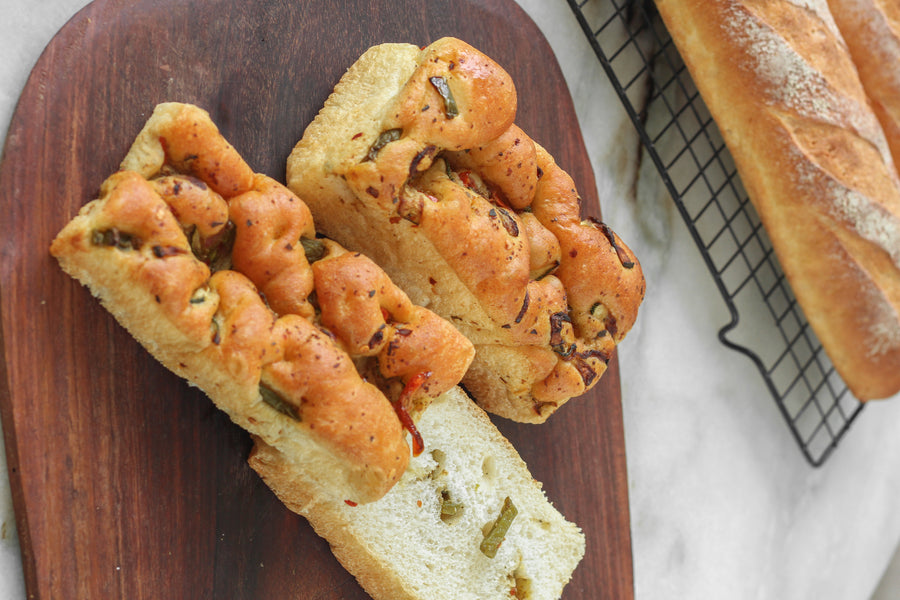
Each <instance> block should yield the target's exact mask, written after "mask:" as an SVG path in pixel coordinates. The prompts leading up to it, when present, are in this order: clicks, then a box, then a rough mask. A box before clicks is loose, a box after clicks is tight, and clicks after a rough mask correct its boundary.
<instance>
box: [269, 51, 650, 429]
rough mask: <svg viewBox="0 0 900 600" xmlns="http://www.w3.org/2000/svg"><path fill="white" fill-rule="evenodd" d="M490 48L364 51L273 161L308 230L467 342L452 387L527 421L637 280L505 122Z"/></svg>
mask: <svg viewBox="0 0 900 600" xmlns="http://www.w3.org/2000/svg"><path fill="white" fill-rule="evenodd" d="M516 106H517V96H516V90H515V86H514V84H513V82H512V80H511V79H510V77H509V75H508V74H507V73H506V72H505V71H504V70H503V69H502V68H501V67H500V66H499V65H498V64H497V63H496V62H494V61H493V60H491V59H490V58H488V57H487V56H485V55H484V54H482V53H481V52H479V51H478V50H476V49H474V48H472V47H471V46H469V45H468V44H466V43H464V42H462V41H460V40H458V39H454V38H444V39H441V40H438V41H436V42H434V43H433V44H431V45H429V46H428V47H426V48H424V49H419V48H418V47H416V46H413V45H409V44H383V45H379V46H375V47H372V48H370V49H369V50H368V51H366V52H365V53H364V54H363V55H362V56H361V57H360V58H359V59H358V60H357V61H356V63H354V64H353V65H352V66H351V67H350V69H349V70H348V71H347V73H346V74H345V75H344V76H343V77H342V78H341V80H340V81H339V82H338V83H337V85H336V86H335V89H334V92H333V93H332V94H331V96H330V97H329V98H328V99H327V101H326V102H325V105H324V107H323V108H322V110H321V111H320V112H319V114H318V115H317V117H316V118H315V120H314V121H313V122H312V123H311V124H310V125H309V126H308V127H307V128H306V130H305V132H304V134H303V137H302V139H301V140H299V141H298V143H297V145H296V146H295V148H294V150H293V152H292V153H291V155H290V157H289V158H288V162H287V178H288V180H287V183H288V186H289V187H290V188H291V189H292V190H293V191H294V192H295V193H297V194H298V195H301V196H303V197H304V198H306V199H307V200H308V202H309V206H310V209H311V210H312V212H313V215H314V216H315V218H316V222H317V224H318V225H319V226H320V228H321V230H322V231H323V232H324V233H325V234H326V235H328V236H329V237H332V238H334V239H335V240H337V241H339V242H340V243H342V244H343V245H345V246H346V247H348V248H351V249H353V250H359V251H361V252H363V253H364V254H366V255H368V256H371V257H372V258H373V259H374V260H375V261H376V262H377V263H378V264H379V265H380V266H382V267H383V268H384V269H385V271H387V273H388V274H389V275H390V276H391V278H392V279H393V280H394V281H395V282H396V283H397V284H398V285H399V286H400V287H401V288H403V290H404V291H405V292H406V293H407V294H409V296H410V298H412V300H413V301H414V302H416V303H417V304H421V305H423V306H427V307H428V308H430V309H431V310H433V311H435V312H436V313H437V314H439V315H441V316H443V317H444V318H446V319H448V320H450V321H451V322H452V323H453V324H454V325H456V326H457V327H458V328H459V330H460V331H461V332H463V333H464V334H465V335H466V337H467V338H469V339H470V340H471V341H472V343H473V344H474V345H475V348H476V355H475V359H474V361H473V363H472V366H471V367H470V369H469V371H468V373H467V374H466V377H465V379H464V385H465V387H466V388H467V389H468V390H469V391H470V392H471V393H472V395H473V396H474V397H475V399H476V400H477V401H478V402H479V403H480V404H481V405H482V406H483V407H484V408H485V409H487V410H488V411H490V412H493V413H495V414H498V415H501V416H503V417H507V418H510V419H513V420H516V421H522V422H535V423H539V422H542V421H544V420H546V419H547V418H548V416H549V415H550V414H552V413H553V411H554V410H556V409H557V408H558V407H559V406H561V405H562V404H563V403H565V402H566V401H567V400H568V399H570V398H572V397H574V396H578V395H580V394H582V393H584V392H585V391H587V390H588V389H590V388H591V387H592V386H594V385H596V383H597V381H598V380H599V378H600V377H601V376H602V374H603V373H604V372H605V370H606V367H607V363H608V361H609V359H610V357H611V355H612V353H613V351H614V349H615V347H616V344H617V343H618V342H620V341H621V340H622V339H623V337H624V336H625V334H626V333H627V332H628V330H629V329H630V328H631V326H632V324H633V323H634V320H635V318H636V316H637V310H638V306H639V304H640V302H641V300H642V298H643V294H644V279H643V274H642V272H641V268H640V265H639V264H638V261H637V259H636V258H635V257H634V255H633V253H632V252H631V251H630V250H629V249H628V248H627V247H626V246H625V244H624V243H623V242H622V240H620V239H619V238H618V236H616V235H615V233H613V231H612V230H611V229H610V228H609V227H607V226H606V225H605V224H603V223H601V222H599V221H596V220H593V219H582V218H581V216H580V198H579V196H578V192H577V190H576V189H575V185H574V183H573V181H572V179H571V177H569V175H568V174H567V173H565V171H564V170H563V169H562V168H560V166H558V165H557V164H556V163H555V161H554V160H553V158H552V157H551V156H550V155H549V154H548V153H547V152H546V151H545V150H544V149H543V148H542V147H541V146H540V145H538V144H537V143H535V142H534V141H533V140H532V139H531V138H529V137H528V135H526V133H525V132H523V131H522V130H521V129H519V128H518V127H517V126H516V125H515V124H514V118H515V114H516Z"/></svg>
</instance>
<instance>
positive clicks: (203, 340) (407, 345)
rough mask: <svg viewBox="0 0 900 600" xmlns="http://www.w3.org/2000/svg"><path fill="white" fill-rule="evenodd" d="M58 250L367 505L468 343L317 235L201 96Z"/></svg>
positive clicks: (86, 211) (285, 443)
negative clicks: (242, 152) (241, 151)
mask: <svg viewBox="0 0 900 600" xmlns="http://www.w3.org/2000/svg"><path fill="white" fill-rule="evenodd" d="M51 253H52V254H53V255H54V256H55V257H56V258H57V259H58V260H59V263H60V265H61V266H62V268H63V269H64V270H65V271H66V272H67V273H69V274H70V275H72V276H73V277H75V278H76V279H78V280H79V281H80V282H82V283H83V284H85V285H86V286H87V287H88V288H89V289H90V290H91V292H92V293H93V294H94V295H95V296H97V297H98V298H99V299H100V301H101V302H102V303H103V305H104V306H105V307H106V308H107V309H108V310H109V311H110V312H111V313H112V314H113V315H115V317H116V318H117V319H118V321H119V322H120V323H121V324H122V325H123V326H124V327H125V328H126V329H128V331H129V332H130V333H131V334H132V335H133V336H134V337H135V338H136V339H137V340H138V341H139V342H140V343H141V344H143V345H144V346H145V347H146V348H147V349H148V350H149V351H150V352H151V353H152V354H153V355H154V356H155V357H156V358H157V359H159V360H160V362H162V363H163V364H164V365H165V366H166V367H167V368H169V369H170V370H172V371H174V372H175V373H177V374H178V375H180V376H182V377H184V378H186V379H188V380H189V381H190V382H191V383H193V384H194V385H196V386H198V387H199V388H201V389H202V390H203V391H205V392H206V393H207V394H208V395H209V396H210V398H212V400H213V401H214V402H215V403H216V404H217V405H218V406H219V407H220V408H221V409H222V410H224V411H225V412H226V413H227V414H228V415H229V416H230V417H231V419H232V420H234V421H235V422H236V423H237V424H239V425H241V426H242V427H244V428H245V429H247V430H248V431H250V432H251V433H252V434H254V435H255V436H257V437H258V438H259V439H260V440H263V441H264V442H265V443H267V444H269V445H271V446H273V447H275V448H277V449H278V450H279V451H280V452H281V453H282V455H283V456H284V457H285V458H286V460H287V461H288V462H289V463H291V464H292V465H302V469H303V471H304V472H305V473H306V474H307V475H308V476H309V477H311V478H312V479H314V480H315V481H317V482H319V484H320V485H321V486H322V487H323V488H324V489H328V490H330V491H331V492H332V493H333V494H334V495H336V496H338V497H342V498H346V499H348V500H352V501H355V502H369V501H372V500H375V499H377V498H380V497H381V496H383V495H384V494H385V493H386V492H387V491H388V489H390V488H391V486H393V485H394V483H395V482H396V481H397V480H398V479H399V478H400V476H401V475H402V474H403V472H404V471H405V469H406V466H407V464H408V461H409V454H410V450H409V447H408V446H407V442H406V439H405V436H406V432H407V430H409V429H414V420H415V418H416V417H417V416H418V414H419V413H420V412H421V411H422V410H424V408H425V407H426V406H427V404H428V401H429V400H430V399H431V398H433V397H435V396H437V395H439V394H441V393H443V392H444V391H446V390H448V389H450V388H452V387H454V386H455V385H456V384H457V383H458V381H459V379H460V378H461V376H462V374H463V373H464V372H465V370H466V368H467V366H468V364H469V362H470V361H471V357H472V354H473V350H472V347H471V344H469V342H468V341H467V340H465V339H464V338H463V337H462V336H460V335H459V334H458V333H457V332H456V330H455V329H454V328H453V327H452V326H450V325H449V324H448V323H447V322H446V321H444V320H442V319H440V318H439V317H437V316H436V315H434V314H433V313H432V312H430V311H428V310H426V309H423V308H421V307H417V306H415V305H413V304H412V303H411V302H410V301H409V298H408V297H407V296H406V295H405V294H404V293H403V292H401V291H400V290H399V289H398V288H397V287H396V286H394V285H393V284H392V283H391V281H390V280H389V279H388V277H387V276H386V275H385V274H384V272H383V271H382V270H381V269H379V268H378V267H377V266H376V265H375V264H374V263H372V261H371V260H369V259H368V258H366V257H364V256H362V255H360V254H358V253H349V252H346V251H345V250H344V249H343V248H341V247H340V246H339V245H338V244H336V243H334V242H332V241H330V240H325V239H320V238H317V237H316V232H315V227H314V224H313V220H312V217H311V215H310V212H309V209H308V208H307V207H306V205H305V204H304V203H303V202H302V200H300V199H299V198H298V197H297V196H296V195H294V194H293V193H292V192H291V191H290V190H288V189H287V188H286V187H284V186H283V185H281V184H279V183H278V182H276V181H274V180H273V179H271V178H269V177H267V176H265V175H261V174H258V173H254V172H253V171H252V169H251V168H250V167H249V166H248V165H247V164H246V163H245V162H244V160H243V159H242V158H241V157H240V156H239V155H238V153H237V152H236V151H235V150H234V148H232V147H231V146H230V145H229V144H228V143H227V142H226V141H225V139H224V138H223V137H222V136H221V134H220V133H219V132H218V129H217V128H216V127H215V125H214V124H213V123H212V121H211V120H210V118H209V116H208V114H206V113H205V112H204V111H202V110H200V109H198V108H196V107H194V106H191V105H184V104H175V103H169V104H161V105H159V106H158V107H157V108H156V110H155V111H154V113H153V115H152V116H151V118H150V119H149V121H148V122H147V124H146V126H145V128H144V129H143V131H142V132H141V133H140V135H139V136H138V138H137V139H136V141H135V143H134V145H133V147H132V148H131V150H130V151H129V153H128V155H127V156H126V158H125V159H124V161H123V162H122V170H120V171H118V172H117V173H115V174H113V175H112V176H110V177H109V178H108V179H107V180H106V181H105V182H104V183H103V185H102V187H101V190H100V196H99V198H98V199H97V200H94V201H92V202H90V203H88V204H87V205H85V206H84V207H83V208H82V210H81V211H80V212H79V214H78V216H77V217H75V218H74V219H73V220H72V221H71V222H70V223H69V224H68V225H67V226H66V227H65V228H64V229H63V231H62V232H61V233H60V234H59V235H58V236H57V238H56V239H55V240H54V242H53V244H52V246H51ZM425 348H427V349H428V352H424V351H423V349H425ZM373 382H377V383H379V384H381V385H380V386H378V387H377V386H376V385H375V383H373ZM413 440H414V443H415V442H417V438H416V437H415V436H414V437H413Z"/></svg>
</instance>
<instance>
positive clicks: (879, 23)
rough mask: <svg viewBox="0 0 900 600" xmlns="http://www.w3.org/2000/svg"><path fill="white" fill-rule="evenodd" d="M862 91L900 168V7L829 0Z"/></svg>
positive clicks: (884, 1) (886, 0)
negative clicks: (860, 82)
mask: <svg viewBox="0 0 900 600" xmlns="http://www.w3.org/2000/svg"><path fill="white" fill-rule="evenodd" d="M828 4H829V6H830V7H831V12H832V14H833V15H834V20H835V22H836V23H837V26H838V29H840V31H841V35H842V36H843V37H844V40H845V41H846V42H847V47H848V48H849V50H850V55H851V57H852V58H853V64H854V65H856V70H857V71H858V72H859V78H860V80H861V81H862V84H863V89H865V91H866V94H867V95H868V97H869V99H870V100H871V102H872V109H873V110H874V111H875V115H876V116H877V117H878V120H879V121H880V122H881V126H882V128H883V129H884V133H885V136H886V137H887V142H888V146H889V147H890V149H891V155H892V158H893V160H894V165H895V166H896V165H900V68H897V65H898V64H900V5H898V4H897V2H893V1H890V0H828Z"/></svg>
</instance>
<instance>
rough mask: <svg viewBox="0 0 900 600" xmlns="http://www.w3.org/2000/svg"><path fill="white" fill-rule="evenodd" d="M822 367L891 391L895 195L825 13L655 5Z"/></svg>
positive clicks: (897, 367)
mask: <svg viewBox="0 0 900 600" xmlns="http://www.w3.org/2000/svg"><path fill="white" fill-rule="evenodd" d="M657 6H658V8H659V12H660V14H661V15H662V17H663V20H664V22H665V24H666V26H667V28H668V30H669V32H670V33H671V34H672V37H673V39H674V41H675V44H676V46H677V47H678V49H679V51H680V53H681V55H682V57H683V58H684V60H685V63H686V64H687V66H688V68H689V70H690V73H691V75H692V76H693V79H694V81H695V82H696V85H697V87H698V89H699V91H700V93H701V95H702V97H703V99H704V101H705V102H706V104H707V106H708V107H709V110H710V112H711V113H712V115H713V117H714V118H715V120H716V122H717V124H718V126H719V129H720V130H721V132H722V135H723V137H724V139H725V141H726V143H727V145H728V148H729V150H730V151H731V153H732V155H733V156H734V160H735V163H736V165H737V167H738V171H739V173H740V175H741V180H742V182H743V183H744V186H745V187H746V189H747V192H748V194H749V196H750V198H751V200H752V202H753V204H754V206H755V207H756V209H757V211H758V212H759V215H760V217H761V218H762V221H763V224H764V225H765V228H766V231H767V233H768V235H769V237H770V238H771V240H772V244H773V246H774V248H775V251H776V253H777V256H778V258H779V261H780V262H781V265H782V267H783V268H784V272H785V274H786V276H787V278H788V281H789V282H790V284H791V287H792V288H793V291H794V293H795V295H796V297H797V300H798V302H799V304H800V306H801V307H802V308H803V310H804V312H805V314H806V316H807V318H808V320H809V322H810V325H811V326H812V329H813V330H814V331H815V333H816V334H817V336H818V337H819V339H820V340H821V342H822V345H823V347H824V349H825V351H826V352H827V353H828V355H829V357H830V358H831V361H832V362H833V364H834V366H835V369H836V370H837V371H838V373H839V374H840V375H841V376H842V377H843V379H844V380H845V382H846V383H847V385H848V386H849V388H850V390H851V391H852V392H853V394H854V395H855V396H857V397H858V398H860V399H863V400H866V399H872V398H883V397H886V396H890V395H892V394H894V393H895V392H897V391H898V390H900V314H898V307H900V267H898V265H900V192H898V187H897V175H896V172H895V170H894V165H893V161H892V159H891V156H890V153H889V151H888V149H887V144H886V141H885V138H884V134H883V132H882V130H881V128H880V126H879V123H878V121H877V119H876V118H875V115H874V114H873V113H872V111H871V109H870V108H869V106H868V103H867V99H866V95H865V93H864V91H863V88H862V85H861V84H860V81H859V78H858V76H857V73H856V70H855V68H854V65H853V62H852V60H851V58H850V54H849V52H848V51H847V48H846V46H845V44H844V42H843V41H842V39H841V36H840V34H839V32H838V30H837V27H836V26H835V24H834V21H833V20H832V18H831V15H830V13H829V12H828V9H827V6H826V5H825V3H824V1H823V2H819V3H818V4H815V3H814V4H808V3H803V5H801V3H794V2H788V1H785V0H779V1H775V2H763V1H757V0H753V1H745V2H737V1H733V0H715V1H699V0H657Z"/></svg>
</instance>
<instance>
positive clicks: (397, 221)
mask: <svg viewBox="0 0 900 600" xmlns="http://www.w3.org/2000/svg"><path fill="white" fill-rule="evenodd" d="M388 221H390V222H391V225H396V224H397V223H399V222H400V217H397V216H394V217H391V218H389V219H388Z"/></svg>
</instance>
